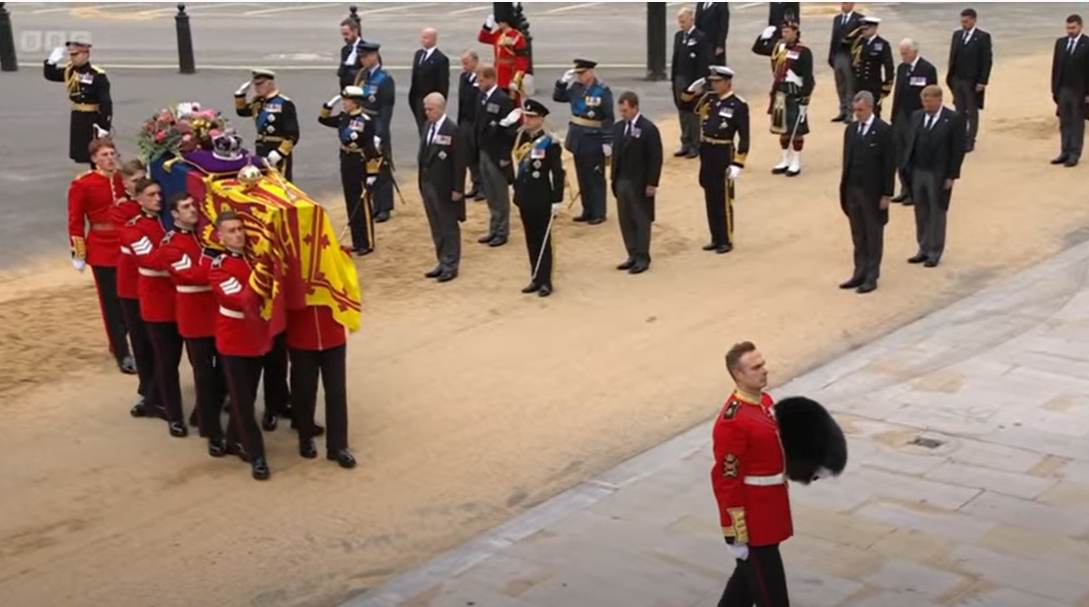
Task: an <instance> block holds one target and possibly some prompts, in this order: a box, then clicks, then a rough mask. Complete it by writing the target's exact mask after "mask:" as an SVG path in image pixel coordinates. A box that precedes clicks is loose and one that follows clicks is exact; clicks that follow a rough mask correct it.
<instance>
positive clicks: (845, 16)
mask: <svg viewBox="0 0 1089 607" xmlns="http://www.w3.org/2000/svg"><path fill="white" fill-rule="evenodd" d="M853 14H855V12H854V11H847V12H846V13H840V17H839V18H840V22H839V23H840V25H841V26H843V25H846V24H847V22H848V21H850V20H851V15H853Z"/></svg>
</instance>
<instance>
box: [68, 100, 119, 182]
mask: <svg viewBox="0 0 1089 607" xmlns="http://www.w3.org/2000/svg"><path fill="white" fill-rule="evenodd" d="M103 118H104V117H103V116H102V114H100V113H98V111H94V112H83V111H77V110H72V119H71V121H70V123H69V129H68V157H69V158H71V159H72V160H74V161H76V164H90V165H91V169H92V170H93V169H94V168H95V165H94V163H93V162H91V150H90V146H91V142H92V141H94V137H95V127H94V125H96V124H97V125H98V126H100V127H102V128H104V129H105V128H108V125H109V122H107V121H106V120H103Z"/></svg>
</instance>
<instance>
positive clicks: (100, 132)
mask: <svg viewBox="0 0 1089 607" xmlns="http://www.w3.org/2000/svg"><path fill="white" fill-rule="evenodd" d="M94 129H95V139H102V138H103V137H109V136H110V132H109V131H107V130H106V129H104V128H102V127H100V126H98V125H97V124H96V125H94Z"/></svg>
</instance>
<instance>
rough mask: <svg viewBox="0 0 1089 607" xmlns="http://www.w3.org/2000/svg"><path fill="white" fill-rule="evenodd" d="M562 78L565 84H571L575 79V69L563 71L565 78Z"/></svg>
mask: <svg viewBox="0 0 1089 607" xmlns="http://www.w3.org/2000/svg"><path fill="white" fill-rule="evenodd" d="M560 80H562V81H563V82H564V83H565V84H571V83H572V82H574V81H575V70H567V71H566V72H564V73H563V78H561V79H560Z"/></svg>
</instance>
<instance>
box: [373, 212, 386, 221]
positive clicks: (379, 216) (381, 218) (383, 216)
mask: <svg viewBox="0 0 1089 607" xmlns="http://www.w3.org/2000/svg"><path fill="white" fill-rule="evenodd" d="M387 221H389V211H382V212H381V213H378V214H377V215H375V216H374V223H386V222H387Z"/></svg>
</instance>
